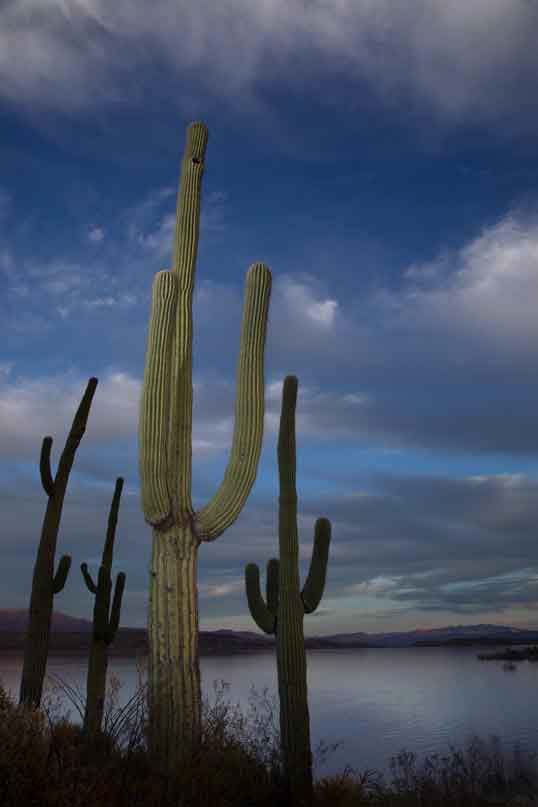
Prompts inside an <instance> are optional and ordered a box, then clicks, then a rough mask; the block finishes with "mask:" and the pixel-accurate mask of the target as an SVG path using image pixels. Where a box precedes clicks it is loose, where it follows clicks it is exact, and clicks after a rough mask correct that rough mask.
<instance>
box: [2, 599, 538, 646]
mask: <svg viewBox="0 0 538 807" xmlns="http://www.w3.org/2000/svg"><path fill="white" fill-rule="evenodd" d="M27 625H28V610H27V609H22V608H19V609H16V608H0V652H2V651H8V650H9V651H19V652H20V651H22V650H23V649H24V636H25V631H26V628H27ZM91 632H92V622H91V620H89V619H80V618H77V617H71V616H68V615H67V614H63V613H61V612H60V611H53V613H52V622H51V636H50V651H51V652H52V653H62V652H63V653H73V654H79V653H80V654H85V653H87V652H88V650H89V647H90V642H91ZM533 642H534V643H536V642H538V630H536V631H535V630H525V629H523V628H511V627H506V626H504V625H455V626H451V627H446V628H431V629H416V630H412V631H400V632H389V633H365V632H357V633H341V634H335V635H332V636H315V637H314V636H312V637H306V638H305V647H306V649H307V650H314V649H318V650H324V649H326V650H344V649H358V648H368V647H436V646H447V647H450V646H458V645H461V646H465V645H482V646H483V645H486V646H487V645H499V644H502V645H514V644H528V643H533ZM274 645H275V638H274V636H267V635H266V634H264V633H262V632H261V631H259V632H256V631H246V630H224V629H223V630H215V631H204V630H202V631H200V654H201V655H217V654H223V655H228V654H235V653H250V652H259V651H266V652H268V651H269V652H272V650H273V648H274ZM109 652H110V655H118V656H136V655H137V654H142V655H144V654H146V653H147V631H146V628H122V627H121V626H120V628H119V630H118V633H117V635H116V638H115V640H114V642H113V644H112V645H111V646H110V648H109Z"/></svg>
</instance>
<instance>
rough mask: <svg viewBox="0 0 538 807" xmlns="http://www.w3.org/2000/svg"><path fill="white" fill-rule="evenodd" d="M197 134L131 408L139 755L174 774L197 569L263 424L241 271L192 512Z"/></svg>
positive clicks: (189, 673)
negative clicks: (208, 456)
mask: <svg viewBox="0 0 538 807" xmlns="http://www.w3.org/2000/svg"><path fill="white" fill-rule="evenodd" d="M207 138H208V131H207V128H206V126H205V125H204V124H203V123H200V122H196V123H192V124H191V125H190V126H189V127H188V129H187V138H186V145H185V150H184V153H183V160H182V163H181V175H180V183H179V192H178V200H177V215H176V231H175V242H174V255H173V268H172V271H161V272H157V275H156V276H155V279H154V282H153V291H152V308H151V319H150V325H149V332H148V345H147V352H146V363H145V369H144V381H143V388H142V396H141V402H140V421H139V452H140V453H139V471H140V480H141V500H142V510H143V513H144V518H145V520H146V522H147V523H148V524H150V525H151V526H152V528H153V542H152V546H153V548H152V558H151V565H150V595H149V609H148V650H149V656H148V702H149V715H150V720H149V725H148V729H149V734H148V745H149V751H150V755H151V756H152V757H153V760H154V762H155V763H156V764H155V768H160V769H161V771H163V772H164V773H165V775H166V774H171V775H173V774H174V773H176V772H177V769H178V767H182V766H183V765H184V764H185V763H187V764H188V762H189V761H190V758H191V754H192V752H193V751H195V750H197V748H198V747H199V742H200V739H201V687H200V668H199V654H198V592H197V559H198V547H199V545H200V543H201V542H202V541H213V540H215V539H216V538H218V536H219V535H221V534H222V533H223V532H224V531H225V530H226V529H227V527H229V526H230V525H231V524H233V523H234V521H235V520H236V519H237V517H238V516H239V514H240V512H241V510H242V508H243V506H244V504H245V501H246V499H247V497H248V494H249V492H250V489H251V487H252V485H253V484H254V480H255V479H256V472H257V466H258V460H259V457H260V452H261V445H262V437H263V419H264V376H263V359H264V348H265V333H266V323H267V315H268V309H269V298H270V292H271V272H270V271H269V269H268V268H267V266H265V265H264V264H263V263H256V264H253V265H252V266H251V267H250V268H249V270H248V272H247V280H246V288H245V303H244V310H243V322H242V326H241V342H240V350H239V362H238V368H237V398H236V403H235V426H234V435H233V442H232V448H231V455H230V458H229V461H228V466H227V468H226V471H225V474H224V479H223V481H222V483H221V485H220V487H219V488H218V490H217V492H216V494H215V495H214V496H213V498H212V499H211V500H210V501H209V502H208V504H206V505H205V507H203V508H201V509H200V510H199V511H198V512H194V510H193V506H192V501H191V461H192V446H191V436H192V293H193V286H194V277H195V264H196V255H197V250H198V236H199V220H200V198H201V184H202V174H203V171H204V160H205V151H206V145H207Z"/></svg>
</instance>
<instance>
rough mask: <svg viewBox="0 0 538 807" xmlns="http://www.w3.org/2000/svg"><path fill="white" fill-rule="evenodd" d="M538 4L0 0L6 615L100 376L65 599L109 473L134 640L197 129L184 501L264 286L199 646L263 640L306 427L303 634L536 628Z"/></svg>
mask: <svg viewBox="0 0 538 807" xmlns="http://www.w3.org/2000/svg"><path fill="white" fill-rule="evenodd" d="M537 32H538V3H536V2H533V0H510V2H507V0H473V2H472V3H461V2H459V1H458V0H408V2H406V3H401V4H400V3H393V2H391V1H390V0H324V2H322V0H312V1H311V2H307V0H264V2H256V3H252V2H248V0H223V2H221V3H218V4H215V3H213V2H209V0H197V2H196V3H192V2H191V3H189V2H184V0H154V2H153V3H152V4H151V9H148V6H147V4H146V3H145V2H144V0H116V2H115V3H114V4H110V3H108V2H105V0H49V2H48V3H47V8H46V10H45V9H44V8H43V5H42V3H40V2H38V0H18V1H17V2H13V1H12V2H5V3H3V4H2V6H1V7H0V166H1V171H0V322H1V326H0V327H1V341H0V508H1V512H2V536H1V537H2V567H1V571H0V581H1V585H0V608H27V607H28V605H29V593H30V586H31V578H32V570H33V564H34V560H35V554H36V550H37V543H38V540H39V534H40V530H41V524H42V520H43V515H44V512H45V508H46V501H47V500H46V495H45V493H44V491H43V489H42V487H41V482H40V478H39V454H40V450H41V443H42V439H43V437H44V436H45V435H51V436H52V437H53V439H54V442H53V447H52V470H53V473H56V469H57V464H58V460H59V456H60V453H61V451H62V450H63V447H64V444H65V439H66V436H67V433H68V431H69V428H70V426H71V423H72V419H73V416H74V413H75V411H76V408H77V406H78V404H79V402H80V399H81V397H82V395H83V392H84V390H85V388H86V384H87V382H88V379H89V378H90V377H91V376H96V377H97V378H98V379H99V384H98V387H97V391H96V393H95V396H94V399H93V404H92V408H91V411H90V416H89V420H88V428H87V431H86V434H85V436H84V438H83V440H82V442H81V445H80V447H79V450H78V452H77V455H76V459H75V464H74V467H73V470H72V472H71V477H70V481H69V485H68V488H67V493H66V498H65V503H64V508H63V516H62V522H61V526H60V532H59V538H58V545H57V551H56V565H57V563H58V561H59V559H60V557H61V555H62V554H70V555H72V558H73V563H72V567H71V571H70V573H69V576H68V579H67V583H66V586H65V588H64V590H63V591H62V592H61V593H60V594H59V595H57V596H56V597H55V598H54V610H56V611H62V612H64V613H67V614H70V615H72V616H76V617H83V618H86V619H91V618H92V613H93V603H94V598H93V595H91V594H90V593H89V592H88V591H87V589H86V586H85V585H84V582H83V578H82V574H81V572H80V564H81V563H82V562H84V561H85V562H87V563H88V565H89V569H90V572H91V573H92V576H93V577H94V579H95V578H96V576H97V570H98V564H99V561H100V558H101V553H102V549H103V543H104V539H105V532H106V524H107V519H108V511H109V507H110V503H111V500H112V495H113V491H114V484H115V480H116V477H118V476H122V477H124V479H125V486H124V490H123V495H122V500H121V505H120V512H119V521H118V529H117V533H116V543H115V548H114V565H113V574H114V580H115V576H116V573H117V572H118V571H124V572H125V573H126V575H127V580H126V587H125V593H124V598H123V608H122V615H121V621H120V625H121V626H131V627H135V626H140V627H143V626H145V624H146V612H147V603H148V567H149V561H150V555H151V529H150V528H149V526H147V525H146V524H145V522H144V519H143V516H142V512H141V508H140V501H139V477H138V443H137V422H138V404H139V398H140V393H141V382H142V377H143V369H144V356H145V349H146V338H147V327H148V320H149V306H150V294H151V284H152V281H153V277H154V274H155V273H156V272H157V271H158V270H159V269H164V268H169V266H170V259H171V247H172V236H173V225H174V211H175V197H176V192H177V183H178V176H179V165H180V160H181V156H182V153H183V145H184V139H185V130H186V127H187V125H188V124H189V123H190V122H191V121H193V120H203V121H204V122H205V123H206V125H207V126H208V129H209V142H208V147H207V152H206V166H205V172H204V179H203V197H202V220H201V231H200V243H199V252H198V262H197V270H196V285H195V292H194V298H193V317H194V344H193V382H194V405H193V503H194V506H195V507H196V508H199V507H201V506H202V505H204V504H205V503H206V502H207V501H208V499H209V498H210V497H211V496H212V495H213V493H214V492H215V490H216V487H217V486H218V484H219V483H220V481H221V478H222V475H223V473H224V470H225V467H226V463H227V458H228V452H229V449H230V446H231V440H232V433H233V411H234V403H235V381H236V363H237V358H238V351H239V333H240V323H241V316H242V307H243V294H244V282H245V275H246V272H247V269H248V267H249V266H250V264H251V263H254V262H255V261H264V262H265V263H267V264H268V266H269V267H270V269H271V272H272V277H273V287H272V294H271V303H270V308H269V322H268V335H267V342H266V352H265V357H266V363H265V384H266V389H265V406H266V413H265V426H264V442H263V450H262V455H261V459H260V464H259V466H258V476H257V480H256V483H255V485H254V487H253V489H252V491H251V494H250V497H249V499H248V500H247V504H246V506H245V508H244V510H243V512H242V513H241V515H240V517H239V519H238V520H237V521H236V523H235V524H234V525H233V527H231V528H230V529H228V530H227V532H225V533H224V534H223V535H222V536H221V537H220V538H219V539H218V540H217V541H215V542H214V543H211V544H203V545H202V546H201V548H200V552H199V604H200V627H201V628H202V629H205V630H208V629H216V628H235V629H243V630H258V628H257V627H256V625H255V623H254V621H253V620H252V618H251V617H250V614H249V612H248V607H247V602H246V594H245V590H244V567H245V565H246V564H247V563H249V562H256V563H258V564H259V565H260V566H261V571H262V586H263V588H264V589H265V569H266V563H267V561H268V560H269V558H271V557H273V556H276V555H277V554H278V494H279V488H278V465H277V455H276V442H277V436H278V425H279V418H280V407H281V393H282V383H283V379H284V377H285V376H286V375H287V374H294V375H296V376H297V377H298V379H299V391H298V401H297V412H296V435H297V493H298V498H299V505H298V528H299V540H300V557H301V570H300V571H301V580H302V581H304V579H305V576H306V573H307V570H308V564H309V562H310V556H311V550H312V542H313V533H314V523H315V521H316V519H317V518H318V517H320V516H325V517H327V518H329V519H330V521H331V523H332V544H331V547H330V553H329V569H328V574H327V586H326V590H325V594H324V597H323V600H322V602H321V605H320V607H319V609H318V611H317V612H316V613H315V614H314V615H309V616H307V617H305V621H304V627H305V634H306V635H307V636H310V635H323V634H330V633H336V632H348V631H361V630H365V631H369V632H374V631H389V630H407V629H412V628H415V627H423V628H426V627H441V626H445V625H450V624H452V625H453V624H473V623H478V622H484V623H485V622H489V623H497V624H506V625H512V626H519V627H532V628H535V627H536V625H537V621H538V620H537V617H536V606H537V605H538V453H537V452H538V383H537V367H538V355H537V353H538V348H537V346H538V316H537V306H538V159H537V158H538V145H537V144H538V103H537V100H536V98H537V95H536V87H537V86H538V50H537V49H536V34H537Z"/></svg>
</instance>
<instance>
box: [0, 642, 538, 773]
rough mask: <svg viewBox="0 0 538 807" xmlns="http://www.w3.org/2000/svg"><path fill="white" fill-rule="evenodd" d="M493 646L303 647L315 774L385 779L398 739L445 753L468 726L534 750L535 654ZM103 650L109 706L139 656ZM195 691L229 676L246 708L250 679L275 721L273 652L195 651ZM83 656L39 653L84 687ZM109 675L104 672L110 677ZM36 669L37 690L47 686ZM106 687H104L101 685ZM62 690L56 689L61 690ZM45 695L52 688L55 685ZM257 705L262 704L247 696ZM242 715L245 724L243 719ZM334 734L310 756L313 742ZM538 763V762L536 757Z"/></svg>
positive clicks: (485, 736) (15, 668)
mask: <svg viewBox="0 0 538 807" xmlns="http://www.w3.org/2000/svg"><path fill="white" fill-rule="evenodd" d="M503 649H504V646H503V645H499V646H498V647H496V648H494V647H491V648H487V649H484V648H479V647H461V648H442V647H431V648H430V647H422V648H372V649H361V650H337V651H336V650H335V651H332V650H331V651H327V650H310V651H307V668H308V700H309V709H310V733H311V746H312V752H313V755H314V777H315V779H319V778H320V777H323V776H329V775H333V774H336V773H342V772H343V771H344V768H345V767H346V766H349V767H350V768H351V769H353V770H354V771H355V772H357V773H359V772H363V771H365V770H366V769H375V770H377V771H379V772H381V773H383V774H384V775H385V783H386V784H388V783H390V782H391V780H392V775H391V770H390V758H391V756H396V755H397V754H398V752H399V751H401V750H402V749H404V748H405V749H406V750H407V751H413V752H415V753H416V756H417V760H416V761H417V769H418V768H420V767H421V766H422V762H423V761H424V759H425V757H426V756H427V755H430V754H432V753H435V752H436V753H438V754H439V756H440V757H441V756H450V745H452V746H453V747H454V749H457V750H461V751H464V750H465V748H466V746H467V742H468V740H469V739H470V737H471V736H472V735H478V737H480V739H482V740H483V741H484V742H485V743H487V747H488V749H489V748H491V746H490V745H489V741H490V737H491V735H496V736H497V737H498V738H499V740H500V750H501V752H502V753H503V755H504V757H505V759H506V760H508V761H509V762H510V761H512V760H513V752H514V748H515V745H516V744H519V748H520V750H521V752H522V753H523V756H524V757H526V756H527V754H528V753H531V752H532V753H534V752H538V721H537V720H536V715H537V714H538V663H534V664H533V663H532V662H528V661H522V662H519V663H518V664H517V669H516V670H515V671H512V672H509V671H506V670H503V668H502V664H503V662H502V661H479V660H478V659H477V654H478V653H480V652H487V653H492V652H495V651H496V650H503ZM141 662H142V665H143V667H142V678H141V679H139V670H140V662H139V663H138V666H137V660H136V659H131V658H114V657H112V658H110V659H109V666H108V671H109V678H110V673H114V675H116V676H117V677H118V678H119V679H120V681H121V682H122V688H121V689H120V690H119V692H118V697H117V702H116V708H119V707H121V706H124V705H125V704H126V703H127V701H128V700H129V698H130V697H131V696H132V695H134V693H135V692H136V691H137V689H138V687H139V682H140V680H141V682H142V683H145V682H146V680H147V666H146V665H147V658H146V657H144V658H142V659H141ZM200 669H201V675H202V691H203V696H204V697H205V698H207V699H208V702H209V705H210V706H212V705H213V704H214V703H215V688H214V682H215V681H220V680H223V681H225V682H226V683H228V684H229V688H228V689H226V690H225V691H224V694H223V696H222V699H223V700H224V702H229V703H230V704H231V706H232V709H233V708H234V707H235V705H236V704H239V706H240V708H241V710H242V712H243V714H245V715H247V713H248V709H249V700H250V703H252V699H251V696H252V691H251V687H252V686H254V687H255V690H256V692H257V693H258V694H259V695H260V696H261V695H262V694H263V690H264V687H268V691H267V697H269V699H271V698H273V703H274V712H273V714H274V719H275V725H276V727H277V728H278V708H279V702H278V685H277V674H276V660H275V657H274V655H273V654H272V653H256V654H252V655H237V656H220V657H208V656H202V657H201V659H200ZM86 671H87V660H86V659H85V658H74V657H68V656H61V655H51V656H49V659H48V665H47V674H49V673H50V674H52V675H54V676H60V677H61V679H62V680H63V681H64V682H66V683H68V684H69V685H70V686H72V687H74V688H75V689H76V690H78V692H80V693H81V694H82V695H83V699H84V701H85V696H86ZM21 672H22V654H18V653H7V652H6V653H0V679H1V680H2V683H3V685H4V686H5V688H6V689H7V690H8V691H10V692H11V694H12V695H13V696H14V697H15V700H16V701H17V702H18V696H19V685H20V678H21ZM109 678H108V679H107V680H109ZM51 683H52V682H51V681H50V679H48V678H45V694H46V693H47V692H49V691H50V692H52V690H51ZM107 691H108V690H107ZM60 696H61V697H60ZM53 697H55V698H56V697H57V696H56V693H54V694H53ZM58 702H59V704H60V710H59V711H57V712H54V713H53V717H54V718H56V717H58V716H59V715H60V714H62V715H63V714H64V713H66V712H67V711H68V710H70V715H69V719H70V720H71V721H72V722H74V723H79V724H80V723H81V717H80V715H79V714H78V712H77V710H76V708H75V706H74V705H73V704H72V703H71V702H70V701H69V699H68V697H67V695H64V694H63V693H62V692H61V691H59V692H58ZM256 705H257V706H258V707H259V709H258V712H259V714H266V713H267V712H266V711H264V709H263V707H261V706H260V702H259V701H256ZM248 725H252V724H251V723H250V722H249V724H248ZM320 740H323V741H324V743H326V744H327V745H332V744H334V743H336V742H342V744H341V745H340V746H339V747H338V748H337V749H336V750H334V751H332V752H331V753H329V754H328V755H327V756H326V759H325V761H324V762H323V764H316V762H317V759H316V753H315V752H316V749H317V746H318V744H319V742H320ZM537 768H538V764H537Z"/></svg>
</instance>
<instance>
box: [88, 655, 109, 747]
mask: <svg viewBox="0 0 538 807" xmlns="http://www.w3.org/2000/svg"><path fill="white" fill-rule="evenodd" d="M107 667H108V648H107V646H106V644H105V643H104V642H96V641H95V640H93V641H92V646H91V648H90V659H89V662H88V679H87V685H86V709H85V712H84V722H83V732H84V733H85V734H86V735H87V736H88V737H90V736H95V735H96V734H98V732H99V731H100V730H101V723H102V720H103V711H104V706H105V690H106V671H107Z"/></svg>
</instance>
